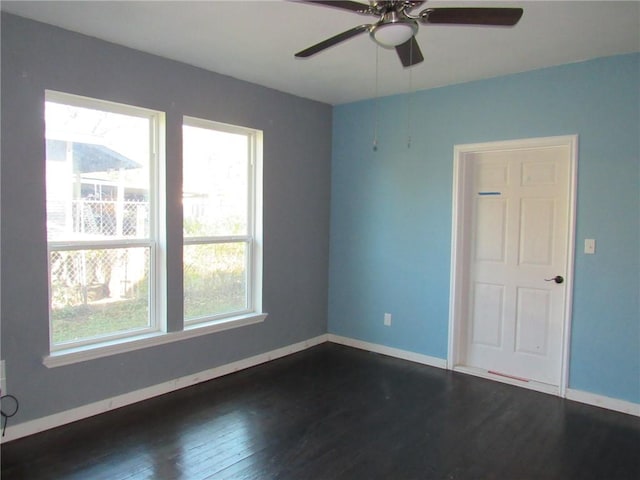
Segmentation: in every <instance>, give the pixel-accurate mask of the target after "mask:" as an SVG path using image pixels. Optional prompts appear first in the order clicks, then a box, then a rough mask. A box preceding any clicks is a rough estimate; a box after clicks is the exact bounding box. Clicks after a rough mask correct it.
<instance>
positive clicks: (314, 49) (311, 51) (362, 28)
mask: <svg viewBox="0 0 640 480" xmlns="http://www.w3.org/2000/svg"><path fill="white" fill-rule="evenodd" d="M370 27H371V25H359V26H357V27H353V28H352V29H350V30H347V31H346V32H342V33H339V34H338V35H335V36H333V37H331V38H327V39H326V40H324V41H322V42H320V43H316V44H315V45H313V46H311V47H309V48H305V49H304V50H302V51H300V52H298V53H296V54H295V56H296V57H310V56H311V55H315V54H316V53H318V52H321V51H322V50H324V49H325V48H329V47H332V46H334V45H336V44H337V43H340V42H344V41H345V40H348V39H350V38H351V37H355V36H356V35H359V34H361V33H363V32H366V31H367V30H369V28H370Z"/></svg>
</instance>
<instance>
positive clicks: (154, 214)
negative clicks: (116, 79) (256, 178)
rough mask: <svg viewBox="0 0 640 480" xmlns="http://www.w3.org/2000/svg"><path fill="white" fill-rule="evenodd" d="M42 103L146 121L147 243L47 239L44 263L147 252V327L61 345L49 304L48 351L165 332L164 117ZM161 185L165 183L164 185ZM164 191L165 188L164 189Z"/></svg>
mask: <svg viewBox="0 0 640 480" xmlns="http://www.w3.org/2000/svg"><path fill="white" fill-rule="evenodd" d="M45 102H53V103H60V104H64V105H70V106H75V107H81V108H90V109H94V110H104V111H108V112H111V113H117V114H123V115H129V116H135V117H139V118H145V119H148V120H149V142H150V146H149V147H150V148H149V155H150V158H149V162H150V165H149V170H150V173H149V176H150V179H149V181H150V183H149V237H148V238H147V239H122V238H118V239H114V240H104V239H102V240H95V241H91V240H79V241H49V240H48V238H47V259H48V260H47V263H48V265H49V270H50V262H49V259H50V258H51V252H54V251H71V250H83V249H86V250H94V249H96V250H97V249H115V248H132V247H133V248H135V247H138V248H149V326H148V327H146V328H140V329H135V330H130V331H124V332H117V333H113V334H105V335H100V336H97V337H92V338H86V339H82V340H78V341H70V342H65V343H60V344H54V342H53V328H52V324H51V318H52V312H51V302H49V319H48V325H49V348H50V352H51V353H52V354H54V353H66V352H72V353H76V352H78V351H79V350H80V351H82V350H83V349H86V348H96V347H100V346H112V345H113V344H114V343H117V342H118V341H126V340H133V339H138V338H146V337H149V336H150V335H153V334H157V333H161V332H166V324H167V323H166V311H167V308H166V295H163V294H162V293H163V292H166V284H167V283H166V282H167V280H166V254H165V253H164V252H165V251H166V248H165V241H166V240H165V239H166V235H165V225H164V222H163V221H162V220H163V219H164V218H165V215H164V213H165V211H166V200H165V195H162V194H160V192H161V191H162V190H161V184H160V180H161V179H164V178H165V172H164V164H165V162H164V161H162V160H163V157H164V149H163V148H161V147H162V145H163V143H164V142H163V137H164V135H163V131H164V124H165V115H164V113H163V112H158V111H155V110H150V109H146V108H141V107H135V106H131V105H125V104H120V103H114V102H109V101H105V100H100V99H95V98H89V97H83V96H79V95H73V94H69V93H63V92H57V91H52V90H46V91H45ZM163 183H164V182H163ZM163 188H164V186H163ZM47 282H48V289H49V295H51V271H49V272H48V280H47Z"/></svg>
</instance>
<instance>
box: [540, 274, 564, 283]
mask: <svg viewBox="0 0 640 480" xmlns="http://www.w3.org/2000/svg"><path fill="white" fill-rule="evenodd" d="M544 281H545V282H556V283H562V282H564V277H563V276H562V275H556V276H555V277H553V278H545V279H544Z"/></svg>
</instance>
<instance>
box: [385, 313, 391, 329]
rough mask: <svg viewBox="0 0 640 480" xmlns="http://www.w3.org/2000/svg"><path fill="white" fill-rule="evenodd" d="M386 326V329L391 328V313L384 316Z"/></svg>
mask: <svg viewBox="0 0 640 480" xmlns="http://www.w3.org/2000/svg"><path fill="white" fill-rule="evenodd" d="M384 325H385V326H386V327H390V326H391V314H390V313H385V314H384Z"/></svg>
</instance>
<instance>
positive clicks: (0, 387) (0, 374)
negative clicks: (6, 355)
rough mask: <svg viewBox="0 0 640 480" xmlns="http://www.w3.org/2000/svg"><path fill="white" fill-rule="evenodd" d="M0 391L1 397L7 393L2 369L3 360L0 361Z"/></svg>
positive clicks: (4, 374)
mask: <svg viewBox="0 0 640 480" xmlns="http://www.w3.org/2000/svg"><path fill="white" fill-rule="evenodd" d="M0 390H2V395H5V394H6V393H7V372H6V370H5V369H4V360H0Z"/></svg>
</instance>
